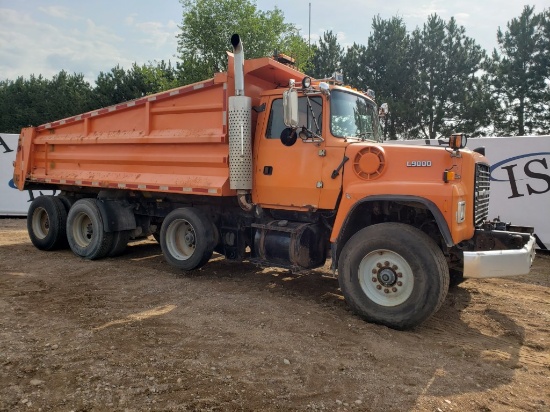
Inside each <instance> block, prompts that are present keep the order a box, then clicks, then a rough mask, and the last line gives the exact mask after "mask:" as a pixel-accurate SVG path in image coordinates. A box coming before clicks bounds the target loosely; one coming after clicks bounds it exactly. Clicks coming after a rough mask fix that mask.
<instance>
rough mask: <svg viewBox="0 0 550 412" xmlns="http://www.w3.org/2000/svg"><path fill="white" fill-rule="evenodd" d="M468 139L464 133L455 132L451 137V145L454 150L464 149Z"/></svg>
mask: <svg viewBox="0 0 550 412" xmlns="http://www.w3.org/2000/svg"><path fill="white" fill-rule="evenodd" d="M467 142H468V139H467V137H466V135H465V134H463V133H454V134H452V135H451V138H450V139H449V147H450V148H451V149H453V150H458V149H464V148H465V147H466V143H467Z"/></svg>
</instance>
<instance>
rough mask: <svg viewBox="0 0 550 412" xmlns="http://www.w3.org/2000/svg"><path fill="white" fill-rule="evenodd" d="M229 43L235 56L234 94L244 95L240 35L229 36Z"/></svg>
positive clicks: (242, 56)
mask: <svg viewBox="0 0 550 412" xmlns="http://www.w3.org/2000/svg"><path fill="white" fill-rule="evenodd" d="M231 45H232V46H233V55H234V56H235V58H234V62H235V65H234V67H235V96H244V50H243V43H242V41H241V36H239V35H238V34H234V35H233V36H231Z"/></svg>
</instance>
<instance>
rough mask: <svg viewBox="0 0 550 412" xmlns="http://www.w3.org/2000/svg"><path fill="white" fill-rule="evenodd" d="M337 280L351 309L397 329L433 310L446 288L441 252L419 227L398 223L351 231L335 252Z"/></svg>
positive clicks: (445, 270) (414, 324)
mask: <svg viewBox="0 0 550 412" xmlns="http://www.w3.org/2000/svg"><path fill="white" fill-rule="evenodd" d="M338 280H339V283H340V288H341V289H342V292H343V294H344V297H345V298H346V301H347V302H348V304H349V305H350V306H351V308H352V309H353V311H354V312H355V313H357V314H358V315H360V316H361V317H363V318H364V319H366V320H368V321H370V322H374V323H380V324H383V325H386V326H389V327H391V328H395V329H401V330H402V329H410V328H413V327H415V326H417V325H419V324H421V323H422V322H424V321H425V320H427V319H428V318H429V317H430V316H432V315H433V314H434V313H435V312H437V310H438V309H439V308H440V307H441V304H442V303H443V301H444V300H445V297H446V295H447V291H448V289H449V272H448V267H447V262H446V260H445V256H444V255H443V252H441V250H440V249H439V247H438V246H437V244H436V243H435V242H434V241H433V240H432V239H431V238H430V237H429V236H428V235H426V234H425V233H424V232H422V231H420V230H418V229H416V228H414V227H412V226H409V225H405V224H402V223H382V224H377V225H373V226H369V227H367V228H364V229H361V230H360V231H359V232H357V233H356V234H355V235H353V236H352V237H351V238H350V239H349V240H348V242H347V243H346V245H345V246H344V249H343V250H342V253H341V255H340V258H339V262H338Z"/></svg>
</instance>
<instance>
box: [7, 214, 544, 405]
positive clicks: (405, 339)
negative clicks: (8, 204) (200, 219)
mask: <svg viewBox="0 0 550 412" xmlns="http://www.w3.org/2000/svg"><path fill="white" fill-rule="evenodd" d="M0 313H1V315H0V410H2V411H10V412H11V411H263V410H266V411H275V410H280V411H292V410H312V411H316V410H327V411H346V410H347V411H411V410H412V411H438V412H439V411H451V410H454V411H547V410H550V334H549V331H550V323H549V322H550V256H549V255H542V254H539V255H538V256H537V259H536V261H535V264H534V266H533V270H532V274H530V275H528V276H524V277H521V278H508V279H494V280H485V281H467V282H465V283H464V284H462V285H461V286H460V287H458V288H456V289H454V290H452V291H451V292H450V294H449V296H448V298H447V300H446V302H445V303H444V305H443V308H442V309H441V310H440V311H439V312H438V313H437V314H436V315H435V316H434V317H433V318H432V319H430V320H429V321H428V322H427V323H425V324H424V325H423V326H421V327H419V328H417V329H416V330H414V331H411V332H398V331H394V330H391V329H388V328H386V327H383V326H378V325H372V324H368V323H365V322H364V321H362V320H360V319H359V318H358V317H356V316H354V315H353V314H352V313H351V312H350V311H349V310H348V308H347V306H346V304H345V302H344V301H343V298H342V297H341V295H340V292H339V290H338V282H337V280H336V279H334V278H333V277H332V275H331V272H330V271H328V270H316V271H311V272H308V273H306V274H302V275H292V274H289V273H288V272H285V271H283V270H278V269H259V268H257V267H255V266H253V265H251V264H249V263H231V262H227V261H225V260H222V259H221V258H220V257H217V258H216V257H214V259H213V260H212V261H211V262H210V263H209V264H208V265H206V266H205V267H204V268H203V269H202V270H199V271H196V272H194V273H190V274H189V273H187V274H185V273H181V272H180V271H178V270H176V269H174V268H172V267H170V266H168V264H167V263H165V262H164V259H163V257H162V256H161V252H160V246H159V245H158V244H157V243H156V242H155V241H154V240H153V239H152V238H151V239H149V240H145V241H141V242H138V243H134V244H131V245H130V246H129V248H128V251H127V252H126V253H125V254H124V255H123V256H121V257H118V258H109V259H104V260H99V261H86V260H83V259H80V258H78V257H76V256H75V255H73V253H72V252H71V251H70V250H64V251H56V252H42V251H39V250H37V249H35V248H34V247H33V246H32V244H31V242H30V240H29V239H28V235H27V232H26V224H25V220H23V219H0Z"/></svg>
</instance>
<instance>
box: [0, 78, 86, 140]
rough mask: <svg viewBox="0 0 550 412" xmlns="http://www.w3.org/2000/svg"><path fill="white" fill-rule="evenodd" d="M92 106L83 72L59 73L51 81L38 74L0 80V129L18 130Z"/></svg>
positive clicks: (70, 114) (16, 131)
mask: <svg viewBox="0 0 550 412" xmlns="http://www.w3.org/2000/svg"><path fill="white" fill-rule="evenodd" d="M91 108H92V91H91V87H90V84H89V83H88V82H86V81H85V80H84V76H83V75H82V74H74V75H70V74H68V73H67V72H65V71H61V72H59V73H58V74H57V75H55V76H54V77H53V78H52V79H51V80H48V79H45V78H43V77H42V76H41V75H39V76H34V75H31V76H30V78H29V79H25V78H23V77H18V78H17V79H16V80H15V81H11V80H5V81H2V82H0V130H2V131H4V132H8V133H19V132H20V130H21V128H22V127H27V126H38V125H40V124H44V123H47V122H51V121H54V120H59V119H63V118H65V117H69V116H73V115H75V114H78V113H82V112H85V111H88V110H90V109H91Z"/></svg>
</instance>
